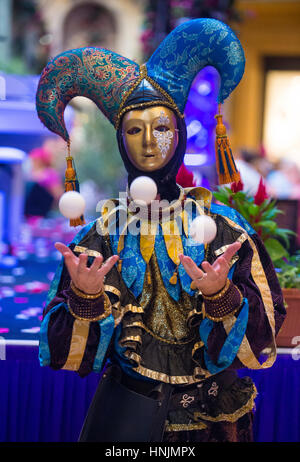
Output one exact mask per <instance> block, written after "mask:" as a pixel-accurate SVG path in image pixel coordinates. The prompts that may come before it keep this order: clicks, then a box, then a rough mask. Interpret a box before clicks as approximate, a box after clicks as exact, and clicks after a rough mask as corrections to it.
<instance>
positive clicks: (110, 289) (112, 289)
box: [103, 284, 121, 298]
mask: <svg viewBox="0 0 300 462" xmlns="http://www.w3.org/2000/svg"><path fill="white" fill-rule="evenodd" d="M103 288H104V290H105V292H111V293H112V294H115V295H116V296H117V297H118V298H120V296H121V292H120V291H119V290H118V289H116V287H114V286H110V285H107V284H104V287H103Z"/></svg>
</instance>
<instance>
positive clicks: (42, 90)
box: [36, 18, 245, 183]
mask: <svg viewBox="0 0 300 462" xmlns="http://www.w3.org/2000/svg"><path fill="white" fill-rule="evenodd" d="M205 66H213V67H215V68H216V69H217V71H218V73H219V75H220V89H219V93H218V103H220V104H221V103H223V101H224V100H225V99H226V98H227V97H228V96H229V95H230V93H231V92H232V91H233V90H234V89H235V87H236V86H237V85H238V83H239V82H240V80H241V78H242V76H243V73H244V66H245V57H244V52H243V48H242V46H241V44H240V41H239V40H238V38H237V37H236V35H235V34H234V33H233V31H232V30H231V29H230V27H229V26H227V25H226V24H224V23H223V22H221V21H218V20H216V19H210V18H200V19H194V20H190V21H187V22H185V23H183V24H181V25H179V26H178V27H176V28H175V29H174V30H173V31H172V32H171V33H170V34H169V35H168V36H167V37H166V38H165V39H164V40H163V41H162V43H161V44H160V45H159V47H158V48H157V49H156V51H155V52H154V53H153V55H152V56H151V57H150V59H149V60H148V61H147V62H146V63H145V64H143V65H141V66H140V65H139V64H137V63H135V62H134V61H132V60H130V59H128V58H125V57H123V56H121V55H119V54H117V53H115V52H113V51H109V50H106V49H103V48H97V47H84V48H77V49H73V50H68V51H65V52H63V53H61V54H59V55H58V56H56V57H55V58H53V59H52V60H51V61H50V62H49V63H48V64H47V66H46V67H45V68H44V70H43V72H42V74H41V77H40V81H39V85H38V89H37V96H36V106H37V112H38V116H39V118H40V120H41V121H42V123H43V124H44V125H45V126H46V127H47V128H48V129H49V130H51V131H52V132H54V133H56V134H58V135H60V136H61V137H62V138H63V139H64V140H65V141H66V142H67V143H68V145H69V143H70V138H69V134H68V131H67V129H66V126H65V122H64V110H65V108H66V105H67V104H68V102H69V101H70V100H71V99H72V98H74V97H76V96H84V97H87V98H89V99H91V100H92V101H93V102H94V103H95V104H96V105H97V106H98V108H99V109H100V110H101V111H102V113H103V114H104V115H105V116H106V117H107V118H108V120H109V121H110V122H111V123H112V124H113V125H114V126H115V128H116V129H118V127H119V125H120V121H121V118H122V115H123V114H124V113H125V112H126V111H128V110H131V109H135V108H141V107H147V106H151V105H154V104H155V105H157V104H159V105H164V106H167V107H170V108H171V109H172V110H173V111H174V112H175V114H176V115H177V116H178V117H179V118H183V117H184V116H183V113H184V108H185V105H186V102H187V99H188V95H189V90H190V87H191V84H192V82H193V80H194V78H195V77H196V75H197V74H198V73H199V71H200V70H201V69H203V68H204V67H205ZM139 87H142V88H143V89H146V88H147V87H148V88H149V87H151V88H152V89H154V90H155V94H156V97H155V101H154V100H153V98H151V92H150V93H149V95H150V96H149V97H148V99H147V98H144V100H143V102H140V103H137V104H136V103H135V104H130V97H131V95H132V94H133V92H134V91H135V90H138V88H139ZM159 95H161V100H160V98H159ZM219 117H220V119H221V117H222V116H220V115H219ZM220 119H218V125H217V138H218V139H219V141H218V143H219V144H218V146H217V159H216V161H217V168H218V170H219V171H220V172H221V174H222V172H223V174H224V175H223V181H220V182H223V183H224V182H229V181H236V180H237V179H238V178H237V176H236V175H235V173H236V168H235V164H234V161H233V158H232V155H231V150H230V148H229V145H228V141H227V138H226V129H225V126H224V125H222V120H220ZM226 165H227V166H226ZM227 173H228V174H229V176H228V175H227V176H226V174H227ZM219 178H220V175H219Z"/></svg>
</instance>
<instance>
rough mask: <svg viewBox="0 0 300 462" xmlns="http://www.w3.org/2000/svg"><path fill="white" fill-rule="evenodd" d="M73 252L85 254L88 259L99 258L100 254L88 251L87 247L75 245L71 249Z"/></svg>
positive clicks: (95, 251)
mask: <svg viewBox="0 0 300 462" xmlns="http://www.w3.org/2000/svg"><path fill="white" fill-rule="evenodd" d="M73 251H74V252H78V253H86V254H87V255H89V256H90V257H100V256H101V253H100V252H97V250H92V249H88V248H87V247H82V246H81V245H76V246H75V247H74V249H73Z"/></svg>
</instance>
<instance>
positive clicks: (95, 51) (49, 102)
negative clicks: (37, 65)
mask: <svg viewBox="0 0 300 462" xmlns="http://www.w3.org/2000/svg"><path fill="white" fill-rule="evenodd" d="M138 77H139V65H138V64H137V63H135V62H134V61H131V60H130V59H127V58H124V57H123V56H121V55H119V54H117V53H114V52H113V51H109V50H106V49H104V48H96V47H84V48H76V49H73V50H68V51H65V52H63V53H61V54H59V55H58V56H56V57H55V58H53V59H52V60H51V61H50V62H49V63H48V64H47V66H46V67H45V68H44V70H43V72H42V74H41V77H40V81H39V85H38V89H37V94H36V108H37V112H38V116H39V118H40V120H41V121H42V122H43V124H44V125H45V126H46V127H47V128H48V129H49V130H51V131H53V132H54V133H56V134H57V135H60V136H61V137H62V138H63V139H64V140H65V141H68V140H69V134H68V132H67V129H66V126H65V122H64V111H65V107H66V105H67V104H68V102H69V101H70V100H71V99H72V98H74V97H75V96H85V97H86V98H89V99H91V100H92V101H93V102H94V103H95V104H96V105H97V106H98V108H99V109H100V110H101V111H102V112H103V114H104V115H105V116H106V117H107V118H108V120H109V121H110V122H111V123H112V124H115V122H116V118H117V114H118V111H119V108H120V104H121V101H122V99H123V97H124V94H125V93H126V92H127V91H128V90H129V89H130V88H131V87H132V84H133V83H134V82H135V81H136V79H137V78H138Z"/></svg>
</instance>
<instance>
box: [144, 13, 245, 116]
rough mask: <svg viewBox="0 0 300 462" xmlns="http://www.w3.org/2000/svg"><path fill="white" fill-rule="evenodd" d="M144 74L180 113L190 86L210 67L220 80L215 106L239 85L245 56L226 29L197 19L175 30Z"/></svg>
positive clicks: (235, 39) (161, 46) (153, 56)
mask: <svg viewBox="0 0 300 462" xmlns="http://www.w3.org/2000/svg"><path fill="white" fill-rule="evenodd" d="M146 65H147V72H148V75H149V77H151V78H152V79H153V80H154V81H155V82H157V83H158V84H159V85H160V86H161V87H162V88H163V89H164V90H165V91H166V92H167V93H168V94H169V95H170V96H171V97H172V98H173V100H174V101H175V102H176V104H177V106H178V108H179V109H180V111H181V112H183V111H184V108H185V104H186V101H187V98H188V94H189V90H190V87H191V84H192V82H193V80H194V78H195V77H196V75H197V74H198V72H200V70H201V69H203V68H204V67H205V66H213V67H215V68H216V69H217V71H218V72H219V74H220V77H221V85H220V90H219V95H218V102H219V103H223V101H224V100H225V99H226V98H227V97H228V96H229V95H230V93H231V92H232V91H233V90H234V89H235V87H236V86H237V85H238V83H239V82H240V80H241V78H242V76H243V73H244V68H245V56H244V52H243V48H242V46H241V44H240V41H239V40H238V38H237V37H236V35H235V34H234V33H233V31H232V30H231V29H230V27H229V26H227V25H226V24H224V23H223V22H221V21H218V20H216V19H208V18H200V19H193V20H191V21H187V22H185V23H183V24H181V25H180V26H178V27H176V29H174V30H173V31H172V32H171V33H170V34H169V35H168V36H167V37H166V38H165V39H164V41H163V42H162V43H161V44H160V46H159V47H158V48H157V50H156V51H155V52H154V53H153V55H152V56H151V58H150V59H149V60H148V62H147V63H146Z"/></svg>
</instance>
